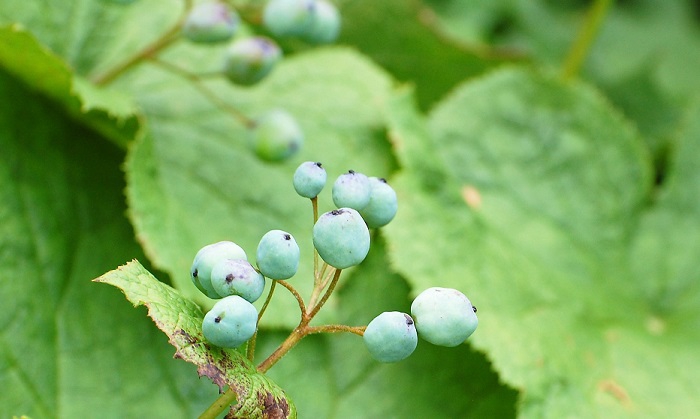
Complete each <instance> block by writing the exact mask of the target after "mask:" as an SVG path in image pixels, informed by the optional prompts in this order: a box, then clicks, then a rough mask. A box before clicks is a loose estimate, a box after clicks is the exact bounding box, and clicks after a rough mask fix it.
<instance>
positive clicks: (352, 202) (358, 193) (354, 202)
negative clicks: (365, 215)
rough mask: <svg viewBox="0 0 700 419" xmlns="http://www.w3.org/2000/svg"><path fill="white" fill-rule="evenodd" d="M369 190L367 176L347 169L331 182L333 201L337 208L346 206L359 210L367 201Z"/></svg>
mask: <svg viewBox="0 0 700 419" xmlns="http://www.w3.org/2000/svg"><path fill="white" fill-rule="evenodd" d="M370 191H371V187H370V184H369V178H368V177H367V176H365V175H363V174H362V173H358V172H355V171H354V170H349V171H348V172H347V173H345V174H342V175H340V176H338V178H337V179H336V180H335V182H334V183H333V190H332V195H333V203H334V204H335V206H336V207H338V208H342V207H348V208H352V209H355V210H358V211H359V210H361V209H362V208H364V207H365V206H367V204H368V203H369V198H370Z"/></svg>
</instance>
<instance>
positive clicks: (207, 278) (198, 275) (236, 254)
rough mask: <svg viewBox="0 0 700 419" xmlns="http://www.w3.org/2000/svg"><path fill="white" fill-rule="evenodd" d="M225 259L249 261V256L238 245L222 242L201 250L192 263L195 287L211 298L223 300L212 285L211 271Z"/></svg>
mask: <svg viewBox="0 0 700 419" xmlns="http://www.w3.org/2000/svg"><path fill="white" fill-rule="evenodd" d="M224 259H244V260H247V259H248V256H247V255H246V253H245V251H244V250H243V249H242V248H241V247H240V246H239V245H237V244H236V243H233V242H230V241H221V242H218V243H213V244H210V245H207V246H204V247H203V248H201V249H200V250H199V252H197V255H195V257H194V261H193V262H192V267H191V268H190V278H191V279H192V282H193V283H194V285H195V286H196V287H197V288H198V289H199V290H200V291H202V292H203V293H204V295H206V296H207V297H209V298H221V295H219V294H218V293H217V292H216V291H215V290H214V287H213V286H212V284H211V271H212V269H214V265H216V264H217V263H219V262H220V261H222V260H224Z"/></svg>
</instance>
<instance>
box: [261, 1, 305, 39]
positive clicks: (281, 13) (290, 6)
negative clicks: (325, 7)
mask: <svg viewBox="0 0 700 419" xmlns="http://www.w3.org/2000/svg"><path fill="white" fill-rule="evenodd" d="M315 13H316V2H315V1H314V0H270V1H268V2H267V4H266V5H265V10H264V11H263V25H264V26H265V27H266V28H267V29H268V30H269V31H270V32H272V33H273V34H274V35H275V36H279V37H287V36H299V35H302V34H304V33H305V32H307V31H308V30H309V28H310V27H311V23H312V20H313V17H314V14H315Z"/></svg>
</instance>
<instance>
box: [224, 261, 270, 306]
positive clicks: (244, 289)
mask: <svg viewBox="0 0 700 419" xmlns="http://www.w3.org/2000/svg"><path fill="white" fill-rule="evenodd" d="M211 285H212V288H214V291H216V293H217V294H219V295H220V296H222V297H227V296H229V295H238V296H240V297H243V298H244V299H245V300H246V301H248V302H251V303H253V302H255V301H256V300H257V299H258V298H260V296H261V295H262V293H263V290H264V289H265V278H264V277H263V276H262V274H261V273H260V272H258V271H256V270H255V268H254V267H253V265H251V264H250V263H249V262H248V261H247V260H244V259H224V260H222V261H220V262H219V263H217V264H216V265H214V268H213V269H212V270H211Z"/></svg>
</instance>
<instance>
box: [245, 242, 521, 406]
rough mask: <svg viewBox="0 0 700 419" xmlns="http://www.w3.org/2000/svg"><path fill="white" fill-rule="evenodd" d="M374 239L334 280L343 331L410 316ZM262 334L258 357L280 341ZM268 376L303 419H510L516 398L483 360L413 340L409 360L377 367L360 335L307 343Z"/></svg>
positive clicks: (400, 285) (401, 286) (402, 290)
mask: <svg viewBox="0 0 700 419" xmlns="http://www.w3.org/2000/svg"><path fill="white" fill-rule="evenodd" d="M373 239H374V240H375V241H374V247H373V248H372V251H371V252H370V254H369V256H368V257H367V259H366V260H365V262H363V263H362V264H361V265H360V266H359V267H358V268H357V269H356V270H355V271H353V272H352V274H351V275H349V276H346V275H345V274H344V275H343V276H342V277H341V280H340V283H339V286H340V289H339V290H338V299H337V301H338V305H339V307H338V311H339V320H340V322H342V323H343V324H348V325H366V324H368V323H369V322H370V321H371V320H372V319H373V318H374V317H375V316H377V315H378V314H380V313H381V312H383V311H403V312H408V311H409V310H410V301H409V298H408V296H409V295H408V293H409V288H408V285H407V284H406V281H405V280H404V279H403V278H402V277H401V276H399V275H397V274H396V273H395V272H393V271H392V270H391V268H390V267H389V265H388V263H387V261H386V252H385V246H384V242H383V240H382V239H381V238H380V237H378V235H377V234H375V237H373ZM264 332H265V333H262V334H261V336H262V339H261V340H259V342H258V346H257V351H256V352H257V354H258V356H259V357H264V356H266V355H267V354H268V353H270V352H271V351H272V350H274V347H275V345H276V344H278V342H279V341H280V340H281V339H283V338H284V336H282V334H281V333H276V334H275V333H271V331H267V330H266V331H264ZM309 365H313V366H314V367H313V368H309ZM268 374H269V375H270V377H272V378H273V379H274V380H275V381H276V382H278V383H280V384H281V385H283V386H284V387H285V388H286V389H288V390H287V391H288V393H289V394H290V396H291V397H293V398H294V400H295V402H296V403H297V405H298V406H299V411H300V412H303V414H304V416H305V417H319V418H335V419H343V418H347V419H353V418H386V419H398V418H435V419H439V418H445V419H447V418H456V417H463V416H464V412H469V414H468V416H469V417H498V418H507V417H513V416H514V414H515V402H516V397H517V393H516V392H515V391H513V390H512V389H510V388H508V387H506V386H503V385H501V384H500V383H499V382H498V377H497V375H496V374H495V373H494V372H493V371H492V369H491V366H490V364H489V362H488V361H487V360H486V358H485V356H484V355H483V354H481V353H478V352H476V351H474V350H472V349H470V348H468V347H466V346H463V347H461V348H438V347H435V346H433V345H430V344H429V343H427V342H425V341H419V343H418V348H417V349H416V351H415V352H414V353H413V354H412V355H411V356H410V357H409V358H408V359H406V360H404V361H401V362H398V363H395V364H381V363H379V362H377V361H375V360H373V359H372V358H371V357H370V356H369V353H368V352H367V349H366V348H365V345H364V343H363V341H362V338H361V337H359V336H356V335H354V334H348V333H344V334H336V335H332V336H311V337H308V338H305V339H304V340H303V341H301V342H300V343H299V344H298V345H297V346H296V347H295V348H294V349H293V350H292V352H290V353H289V354H288V355H286V356H285V358H284V361H283V362H280V363H278V364H276V365H275V366H274V367H273V368H272V369H271V370H270V371H269V372H268ZM428 376H429V377H430V379H426V377H428ZM300 377H304V378H303V379H300Z"/></svg>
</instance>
